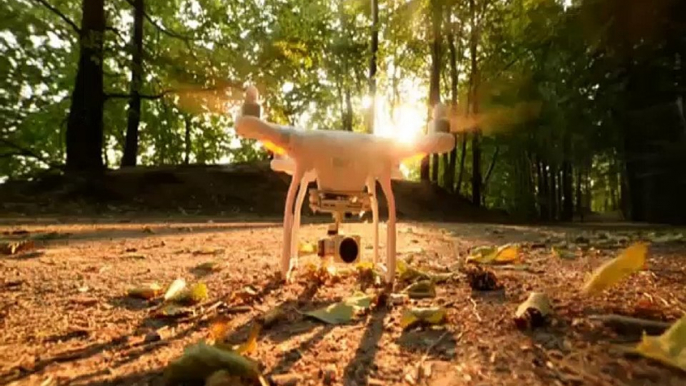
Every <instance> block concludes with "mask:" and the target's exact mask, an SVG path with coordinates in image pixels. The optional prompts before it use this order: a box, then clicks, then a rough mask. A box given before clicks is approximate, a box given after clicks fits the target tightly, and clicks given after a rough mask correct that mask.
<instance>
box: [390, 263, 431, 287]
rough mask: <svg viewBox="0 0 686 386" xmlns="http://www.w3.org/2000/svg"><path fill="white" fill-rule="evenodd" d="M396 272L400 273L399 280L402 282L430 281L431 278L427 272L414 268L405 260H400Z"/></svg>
mask: <svg viewBox="0 0 686 386" xmlns="http://www.w3.org/2000/svg"><path fill="white" fill-rule="evenodd" d="M396 271H397V272H398V280H400V281H401V282H412V281H415V280H424V279H430V278H431V277H430V276H429V274H427V273H426V272H423V271H421V270H419V269H417V268H414V267H412V266H411V265H410V264H409V263H408V262H406V261H404V260H398V261H397V266H396Z"/></svg>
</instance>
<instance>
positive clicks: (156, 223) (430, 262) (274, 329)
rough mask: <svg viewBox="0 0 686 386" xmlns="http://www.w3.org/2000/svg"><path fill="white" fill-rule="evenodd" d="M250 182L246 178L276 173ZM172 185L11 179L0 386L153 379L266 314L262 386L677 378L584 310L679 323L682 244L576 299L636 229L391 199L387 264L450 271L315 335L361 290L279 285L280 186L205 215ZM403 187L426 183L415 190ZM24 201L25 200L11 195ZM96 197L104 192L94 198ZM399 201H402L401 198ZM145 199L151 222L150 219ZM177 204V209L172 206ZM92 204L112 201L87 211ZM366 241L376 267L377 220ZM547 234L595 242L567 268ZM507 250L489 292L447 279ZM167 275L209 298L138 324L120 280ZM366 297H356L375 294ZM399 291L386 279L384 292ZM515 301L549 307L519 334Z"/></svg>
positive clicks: (309, 234) (303, 277) (342, 279)
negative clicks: (543, 300) (205, 343)
mask: <svg viewBox="0 0 686 386" xmlns="http://www.w3.org/2000/svg"><path fill="white" fill-rule="evenodd" d="M251 173H252V172H251ZM255 173H258V172H255ZM179 174H183V175H184V176H186V177H184V178H190V176H191V175H192V174H193V173H190V172H189V173H185V174H184V173H179V172H174V173H172V175H176V176H178V175H179ZM248 174H250V173H248ZM258 174H259V173H258ZM126 178H127V179H128V180H132V179H133V177H126ZM260 178H261V179H257V177H255V178H254V179H253V180H252V184H253V185H255V184H257V183H258V182H256V181H258V180H259V181H262V182H260V184H263V182H264V181H265V179H267V178H268V179H279V178H280V177H278V176H277V177H273V176H272V177H264V176H263V177H260ZM137 179H138V180H144V178H139V177H137ZM270 181H271V180H270ZM274 181H276V180H274ZM285 181H287V180H285ZM285 181H282V182H281V184H282V185H279V184H278V183H276V182H274V186H283V185H284V184H286V182H285ZM42 183H43V184H46V182H45V181H43V182H42ZM147 184H152V185H154V184H153V183H150V182H148V183H147ZM157 184H162V183H160V182H159V181H158V182H157ZM175 184H176V185H175V186H177V188H178V189H179V190H181V189H186V193H185V196H184V195H182V194H179V193H176V194H175V195H173V194H172V193H171V192H170V191H168V189H171V187H170V186H167V187H166V188H165V189H163V188H162V187H158V189H157V190H154V189H153V188H152V187H150V186H149V187H147V188H145V189H148V190H147V191H148V193H144V192H145V191H146V190H145V189H142V188H140V186H144V185H146V183H144V182H140V183H139V184H138V185H136V184H134V185H130V186H129V187H128V188H124V187H121V186H119V190H118V191H119V192H122V191H123V192H124V193H116V194H114V193H112V192H113V191H114V192H116V191H117V189H115V188H109V187H108V188H107V189H105V188H101V191H100V193H98V194H99V195H100V199H101V202H99V203H98V204H99V205H100V206H98V205H94V204H93V203H92V202H84V198H83V197H84V196H87V195H84V194H81V195H80V196H79V195H78V194H76V193H75V190H74V186H76V185H72V186H71V187H68V188H67V187H65V186H66V185H64V184H63V183H60V184H58V183H54V186H52V187H50V188H49V189H48V187H47V186H45V185H43V191H44V192H48V191H49V192H50V193H40V190H41V189H38V188H37V187H36V185H35V184H34V185H30V184H24V185H22V186H21V189H18V188H17V185H15V186H14V187H13V188H12V189H14V193H12V192H9V189H6V190H5V192H4V193H2V192H0V195H2V194H4V196H3V197H4V198H7V197H10V196H12V197H13V201H3V203H4V204H8V203H9V204H10V205H9V206H7V205H5V212H4V216H3V219H2V220H0V233H1V235H0V238H2V239H3V240H4V241H9V242H16V241H20V240H32V244H31V243H29V244H25V246H26V249H25V250H20V251H17V252H16V253H15V254H5V255H3V254H0V277H1V279H0V323H1V325H2V329H0V384H8V385H44V386H47V385H61V384H65V385H66V384H70V385H115V384H116V385H160V384H163V376H162V374H163V372H164V370H165V368H166V366H167V365H168V364H169V363H170V362H171V361H173V360H174V359H176V358H178V357H179V356H180V355H182V353H183V351H184V348H185V347H186V346H189V345H192V344H194V343H196V342H198V341H200V340H206V339H209V338H211V336H212V331H213V330H214V329H215V327H216V325H217V323H224V324H225V328H226V329H227V332H228V336H227V337H226V341H227V342H229V343H242V342H244V341H245V340H246V339H247V337H248V334H249V331H250V328H251V326H252V324H253V322H254V321H255V320H256V318H257V317H259V316H260V315H262V314H263V313H264V312H267V311H269V310H272V309H274V307H280V308H281V309H282V310H284V311H285V315H286V318H285V319H284V320H280V321H278V322H277V323H275V324H274V325H272V326H270V327H269V328H265V329H264V331H262V333H261V334H260V335H259V338H258V342H257V349H256V351H254V352H253V353H251V354H249V356H250V357H251V358H254V359H255V360H257V361H259V362H260V363H261V365H262V366H263V370H264V373H265V374H266V375H267V376H268V377H271V378H273V379H274V381H275V382H276V381H278V382H279V384H288V382H291V384H299V385H322V384H330V385H346V386H353V385H357V386H362V385H408V384H421V385H435V386H442V385H483V386H486V385H505V386H510V385H512V386H514V385H535V386H538V385H540V386H548V385H621V386H624V385H627V386H639V385H641V386H644V385H655V386H658V385H659V386H670V385H674V386H677V385H684V384H686V373H684V372H682V371H679V370H673V369H671V368H669V367H666V366H665V365H663V364H660V363H656V362H654V361H652V360H648V359H644V358H640V357H636V356H635V355H629V354H628V353H627V348H631V347H634V346H635V345H636V343H637V342H638V341H639V340H640V339H641V336H640V332H638V333H635V332H634V333H627V332H626V331H617V330H615V329H611V328H609V327H607V326H604V325H601V324H599V323H597V322H595V321H594V320H593V319H592V318H591V315H594V314H620V315H626V316H635V317H640V318H644V319H646V318H647V319H652V320H660V321H664V322H669V323H671V322H674V321H675V320H677V319H678V318H680V317H682V316H683V315H684V313H685V311H686V291H684V288H683V285H684V282H686V268H685V266H684V262H685V261H686V260H685V256H686V244H684V243H682V242H678V241H674V242H667V243H655V244H653V245H651V246H650V249H649V258H648V264H647V267H646V268H645V269H643V270H641V271H640V272H638V273H635V274H633V275H631V276H630V277H629V278H628V279H626V280H624V281H622V282H621V283H619V284H617V285H616V286H614V287H612V288H611V289H609V290H607V291H605V292H603V294H601V295H597V296H588V295H583V294H582V293H581V292H580V288H581V287H582V286H583V283H584V281H585V280H586V278H587V275H588V274H589V273H590V272H591V271H592V270H593V269H594V268H597V267H598V266H599V265H601V264H602V263H603V262H604V261H606V260H607V259H608V258H611V257H614V256H616V255H617V253H618V252H619V250H620V248H621V247H623V246H625V245H626V243H625V242H624V241H623V240H620V239H619V238H618V237H619V236H616V235H624V234H635V233H637V232H643V234H645V230H644V229H643V227H641V226H636V225H631V224H624V225H622V226H621V228H620V227H618V226H616V225H612V224H603V225H595V226H593V227H591V226H590V225H574V226H561V225H560V226H525V225H513V224H509V225H508V224H497V223H491V224H485V223H473V222H472V223H470V222H466V221H460V222H458V221H455V220H453V219H451V221H449V222H448V221H437V220H435V219H434V220H432V221H428V220H427V219H422V220H421V221H420V220H417V219H412V218H411V217H412V216H411V214H412V213H411V212H412V210H416V211H418V212H417V213H419V214H425V212H422V211H421V207H420V206H419V205H418V204H415V206H412V205H409V204H408V205H407V206H406V207H402V208H406V209H405V210H407V213H406V214H405V218H404V219H403V221H401V223H400V224H399V226H398V257H399V258H400V259H404V260H411V264H412V266H414V267H419V268H421V269H423V270H426V271H431V272H448V271H451V272H457V273H456V274H455V275H454V276H453V277H452V278H451V279H450V280H448V281H447V282H445V283H440V284H438V285H437V293H436V296H435V297H433V298H427V299H420V300H411V301H410V304H398V305H393V304H391V303H390V302H389V304H386V305H384V304H380V305H378V306H374V307H372V309H371V310H369V311H367V312H365V313H363V314H361V315H359V316H358V317H356V318H354V319H353V320H351V321H350V322H349V323H344V324H340V325H329V324H325V323H323V322H321V321H318V320H313V319H312V318H309V317H306V316H305V315H303V314H302V313H303V312H306V311H309V310H314V309H317V308H320V307H322V306H325V305H328V304H331V303H333V302H336V301H340V300H341V299H344V298H346V297H348V296H350V295H352V294H353V293H354V291H356V290H359V289H360V288H361V287H360V285H361V282H360V277H359V275H357V274H356V273H353V274H347V275H346V274H343V273H342V272H344V269H345V268H346V267H339V268H341V269H340V270H339V272H340V273H339V275H338V276H336V277H329V278H328V280H325V281H324V282H319V281H317V280H315V279H314V277H313V275H312V274H310V273H308V271H307V269H306V267H308V264H310V263H314V264H316V263H317V262H318V260H317V259H318V258H317V257H316V256H314V255H309V256H302V257H301V258H300V259H299V269H298V270H296V271H295V275H294V281H293V282H292V283H287V284H284V283H281V282H280V281H279V280H278V278H277V276H276V275H275V274H276V272H277V270H278V266H279V256H280V250H281V249H280V245H281V239H282V228H281V218H280V216H279V215H280V213H279V212H281V211H282V209H279V206H280V205H282V204H283V198H282V196H281V198H280V201H279V200H276V199H277V198H278V197H279V195H280V194H282V193H283V189H282V188H279V189H282V190H280V191H278V192H277V193H273V192H272V191H264V190H257V188H255V189H256V190H254V191H253V192H252V195H253V197H252V198H250V200H252V201H248V199H247V198H245V196H243V198H241V199H242V200H243V201H240V200H238V199H236V203H235V205H236V208H239V210H237V211H233V212H231V211H226V212H225V213H224V214H218V213H219V210H218V208H226V207H227V206H228V205H229V204H228V203H229V201H228V199H226V201H223V202H220V203H218V204H216V205H215V206H212V205H211V204H210V203H211V202H212V199H209V198H207V197H217V194H214V195H212V194H210V193H208V192H210V189H209V188H206V187H200V188H198V187H195V188H189V187H188V184H178V183H175ZM227 184H228V183H227ZM246 185H250V184H246ZM114 186H117V185H116V184H114ZM136 186H138V187H139V188H136ZM263 186H269V185H263ZM81 188H83V185H81ZM261 189H264V188H261ZM273 189H274V190H276V188H273ZM407 189H410V190H411V189H424V191H426V188H425V187H424V188H417V186H416V185H414V186H410V187H409V188H407ZM400 190H402V187H401V188H400ZM28 191H33V192H34V194H33V196H27V192H28ZM58 191H61V192H62V194H63V195H61V196H60V195H59V194H58V193H55V192H58ZM132 191H135V192H137V193H136V194H131V192H132ZM198 191H203V192H205V193H203V194H197V192H198ZM215 191H221V192H223V191H224V190H220V189H217V190H215ZM16 192H20V193H16ZM189 192H190V193H189ZM82 193H83V192H82ZM258 193H259V194H258ZM156 194H157V196H155V195H156ZM193 194H196V195H197V196H202V197H205V198H204V199H203V200H202V204H203V205H207V208H212V210H214V211H215V213H214V214H211V213H203V211H202V210H198V213H199V214H201V215H202V216H201V215H199V214H193V213H188V212H189V209H188V207H189V204H188V202H189V201H188V197H189V196H190V195H193ZM222 194H224V193H222ZM431 194H443V193H440V192H439V193H431ZM105 195H110V198H109V199H105V198H102V197H103V196H105ZM399 195H402V194H399ZM411 196H412V194H410V195H409V197H408V196H403V198H402V199H403V200H408V201H411V200H412V197H411ZM26 197H30V199H27V198H26ZM67 197H77V198H74V199H73V200H72V201H69V200H67ZM131 197H135V198H136V199H137V200H138V204H137V205H139V206H138V207H140V206H145V203H149V202H157V203H158V207H156V208H155V210H156V211H157V212H156V213H155V214H153V213H144V212H143V213H142V212H140V211H139V210H138V209H136V208H137V206H135V205H134V204H131V202H134V201H135V200H133V199H132V198H131ZM155 197H157V201H155ZM163 197H164V198H163ZM180 197H181V198H180ZM225 197H228V196H226V195H225ZM270 197H271V198H270ZM426 197H428V198H426ZM22 199H23V201H22ZM422 199H428V200H436V198H435V197H434V198H433V199H431V197H430V195H426V196H425V197H424V198H421V197H418V198H417V201H416V202H421V200H422ZM444 199H445V200H448V198H445V197H444ZM60 200H61V201H60ZM270 200H275V201H274V202H271V201H270ZM260 202H261V203H266V204H264V205H263V206H260V205H257V204H255V205H254V206H252V208H253V212H250V211H249V210H248V209H247V208H250V206H249V205H250V204H251V203H260ZM445 202H446V201H443V205H444V206H445V205H446V204H445ZM455 202H458V201H456V200H453V201H452V203H453V204H454V203H455ZM38 203H43V204H41V205H39V204H38ZM60 203H62V205H61V206H62V207H61V208H60ZM141 203H143V204H141ZM162 203H165V205H166V210H167V211H166V212H162V211H161V209H162V208H163V207H164V205H162ZM176 203H182V204H183V205H184V206H186V208H183V207H182V210H179V209H178V208H177V207H176V206H175V205H176ZM410 204H411V202H410ZM70 205H71V206H70ZM107 205H110V206H111V207H112V208H110V209H109V210H103V207H106V206H107ZM270 205H273V206H274V208H273V209H269V208H268V207H269V206H270ZM433 205H434V206H432V207H438V204H433ZM454 205H455V206H457V207H459V206H460V205H458V204H454ZM201 206H202V205H201ZM462 206H463V209H464V205H462ZM10 207H11V208H10ZM36 207H38V209H37V208H36ZM413 207H414V208H416V209H412V208H413ZM94 208H95V209H94ZM255 208H258V209H255ZM10 210H11V211H14V212H15V213H14V214H13V213H10ZM76 210H80V211H81V212H82V213H81V214H80V215H78V213H76ZM212 210H210V209H206V211H207V212H212ZM277 210H278V212H277V213H275V214H274V213H272V212H275V211H277ZM450 211H451V210H447V209H446V210H445V212H450ZM70 212H71V213H70ZM93 212H97V213H98V215H97V216H96V215H94V214H93ZM246 212H247V213H246ZM456 212H457V210H456ZM463 212H464V211H463ZM417 213H415V214H417ZM474 213H477V212H476V211H473V212H472V214H474ZM481 213H483V212H481ZM463 215H464V214H463ZM456 216H457V215H456ZM475 216H476V215H475ZM483 216H484V217H488V216H489V215H488V214H484V215H483ZM326 220H327V219H322V218H321V217H312V216H306V217H305V218H304V223H305V225H304V226H303V228H302V231H301V239H302V240H304V241H307V242H316V241H317V240H318V239H319V238H321V237H323V236H324V235H325V234H326V224H325V223H324V222H325V221H326ZM342 230H343V231H345V232H346V233H354V234H359V235H361V236H362V243H363V244H364V245H365V249H364V260H369V259H371V254H372V251H371V250H370V249H369V248H368V246H369V244H370V242H371V237H370V235H371V225H370V224H369V223H368V222H367V223H366V222H364V220H357V219H350V220H349V222H348V223H345V224H344V225H343V227H342ZM589 235H590V236H589ZM607 235H610V236H609V240H610V241H612V240H615V239H617V241H616V242H611V243H608V242H603V243H600V241H599V240H601V239H602V240H605V241H607V240H608V236H607ZM589 237H590V238H591V239H590V240H589ZM584 239H585V240H586V241H584ZM380 240H381V248H380V256H381V257H382V258H383V257H384V256H385V240H386V231H385V226H383V225H382V227H381V234H380ZM561 240H569V242H573V243H586V244H590V245H591V246H594V245H595V244H594V243H596V242H597V243H598V245H597V246H596V248H592V249H586V250H585V251H584V252H583V253H578V254H577V255H576V256H574V257H572V258H561V257H559V256H558V257H556V256H553V255H552V254H551V246H552V245H553V244H556V245H559V243H560V241H561ZM506 243H519V245H520V249H519V254H520V257H521V258H522V262H521V263H518V264H516V265H506V266H492V267H490V268H489V269H491V270H492V272H493V273H494V274H495V277H496V278H497V281H498V283H499V284H500V285H501V287H500V288H499V289H495V290H492V291H476V290H473V289H472V288H471V287H470V283H469V281H468V280H467V278H466V277H465V275H462V274H459V271H456V270H455V266H456V263H459V262H463V261H464V257H465V256H466V255H467V254H468V253H469V251H470V250H472V249H473V248H474V247H477V246H482V245H503V244H506ZM601 244H602V245H601ZM15 245H17V244H15ZM210 261H214V262H219V263H220V264H221V266H220V268H221V269H218V270H215V271H211V272H208V271H201V270H199V269H198V266H199V265H201V264H203V263H207V262H210ZM177 278H183V279H185V280H186V281H187V282H188V283H197V282H203V283H205V284H206V285H207V287H208V289H209V298H208V299H207V300H204V301H203V302H202V303H201V304H199V305H196V306H194V307H193V311H194V314H193V315H190V316H185V317H178V318H158V317H155V316H154V315H153V310H154V309H155V308H156V306H157V302H156V301H146V300H139V299H134V298H131V297H129V296H127V291H128V290H129V289H131V288H132V287H136V286H141V285H144V284H146V283H150V282H156V283H159V284H160V285H162V286H163V287H165V288H166V286H168V285H169V284H170V283H171V282H172V281H174V280H175V279H177ZM247 287H249V288H250V289H251V291H252V292H251V294H252V295H251V296H250V297H248V298H245V299H243V302H242V303H240V302H239V303H240V304H239V303H237V301H236V299H237V297H236V296H235V294H237V293H240V292H241V291H245V289H246V288H247ZM380 287H381V286H376V287H375V286H372V287H370V288H369V289H368V291H371V292H375V291H377V292H376V293H378V291H380V290H381V289H380ZM403 288H404V284H403V283H400V282H397V281H396V286H395V288H394V289H393V290H394V292H401V291H402V290H403ZM532 291H536V292H543V293H545V294H546V295H547V296H548V297H549V299H550V301H551V304H552V309H553V314H552V317H551V318H550V319H549V320H548V321H547V323H545V325H543V326H540V327H536V328H532V329H524V330H522V329H520V328H518V326H517V325H516V324H515V322H514V320H513V315H514V313H515V311H516V309H517V306H518V305H519V304H520V303H522V302H523V301H524V300H526V299H527V297H528V296H529V294H530V293H531V292H532ZM411 306H422V307H425V306H443V307H445V309H446V310H447V320H446V322H445V323H441V324H439V325H436V326H429V327H427V326H424V327H421V326H420V327H413V328H409V329H403V328H401V326H400V319H401V315H402V313H403V311H404V310H405V309H407V308H408V307H411Z"/></svg>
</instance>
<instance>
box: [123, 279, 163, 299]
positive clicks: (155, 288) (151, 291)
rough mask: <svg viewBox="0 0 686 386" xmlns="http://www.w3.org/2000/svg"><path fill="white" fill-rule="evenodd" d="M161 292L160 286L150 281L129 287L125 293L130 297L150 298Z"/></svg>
mask: <svg viewBox="0 0 686 386" xmlns="http://www.w3.org/2000/svg"><path fill="white" fill-rule="evenodd" d="M161 294H162V287H161V286H160V285H159V284H157V283H151V284H148V285H143V286H140V287H135V288H131V289H129V290H128V291H127V295H128V296H130V297H132V298H139V299H145V300H150V299H154V298H156V297H158V296H160V295H161Z"/></svg>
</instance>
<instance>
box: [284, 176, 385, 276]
mask: <svg viewBox="0 0 686 386" xmlns="http://www.w3.org/2000/svg"><path fill="white" fill-rule="evenodd" d="M315 179H316V175H315V174H314V173H313V172H308V173H305V172H302V171H300V170H297V169H296V170H295V171H294V173H293V177H292V180H291V183H290V186H289V188H288V194H287V196H286V207H285V210H284V222H283V231H284V233H283V248H282V254H281V275H282V277H283V278H284V279H285V280H286V281H287V282H288V281H290V279H291V272H292V269H293V268H295V267H296V266H297V261H298V231H299V229H300V220H301V212H302V206H303V204H304V201H305V195H306V194H307V186H308V185H309V184H310V183H311V182H313V181H314V180H315ZM379 183H380V185H381V190H382V191H383V193H384V196H385V197H386V201H387V203H388V226H387V242H386V282H387V283H392V281H393V278H394V276H395V268H396V261H395V260H396V256H395V252H396V235H395V233H396V226H395V224H396V214H395V212H396V208H395V197H394V196H393V190H392V189H391V178H390V174H389V175H388V176H387V177H386V178H382V179H379ZM366 188H367V192H366V193H364V192H354V193H351V192H343V193H341V192H322V191H318V190H312V191H310V207H311V208H312V209H313V210H314V211H322V212H329V213H333V215H334V219H335V220H336V224H335V227H334V228H335V233H338V224H339V223H340V220H341V219H342V218H343V214H344V213H346V212H348V213H363V212H365V211H367V210H369V209H371V210H372V219H373V227H374V235H373V242H374V244H373V246H374V250H373V256H374V257H373V262H374V265H376V264H378V260H379V205H378V198H377V195H376V180H375V179H372V178H370V179H369V180H368V181H367V183H366ZM296 191H297V197H296ZM293 204H295V208H294V205H293ZM336 216H338V217H336ZM332 231H333V228H332ZM292 263H293V264H292ZM291 264H292V265H291Z"/></svg>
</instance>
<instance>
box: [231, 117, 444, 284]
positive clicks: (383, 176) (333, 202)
mask: <svg viewBox="0 0 686 386" xmlns="http://www.w3.org/2000/svg"><path fill="white" fill-rule="evenodd" d="M235 129H236V133H237V134H238V135H240V136H242V137H245V138H249V139H255V140H257V141H260V142H261V143H262V144H263V145H264V146H265V147H266V148H267V149H269V150H272V151H273V152H274V153H275V155H280V156H275V157H274V159H273V160H272V161H271V168H272V170H274V171H278V172H284V173H287V174H289V175H291V176H292V179H291V183H290V186H289V188H288V194H287V196H286V207H285V210H284V219H283V249H282V251H281V275H282V278H283V279H284V280H286V281H287V282H288V281H290V277H291V272H292V268H293V267H294V266H295V265H297V256H298V250H297V249H298V248H297V246H298V230H299V228H300V215H301V211H302V205H303V202H304V200H305V194H306V193H307V192H306V190H307V187H308V185H309V183H310V182H312V181H315V180H316V182H317V189H312V190H310V192H309V193H310V194H309V198H310V208H311V209H312V210H313V211H314V212H325V213H331V214H332V215H333V218H334V220H335V222H334V224H333V225H331V226H330V227H329V230H328V232H327V233H328V237H327V238H325V239H322V240H320V241H319V243H318V246H317V254H318V255H319V256H320V257H322V258H323V257H327V256H333V257H334V259H335V260H336V261H338V262H344V263H348V264H350V263H353V262H355V261H357V260H358V259H359V257H360V255H361V253H360V250H361V249H360V241H359V240H360V238H359V236H352V237H344V236H340V235H339V234H338V226H339V224H340V222H341V221H342V219H343V217H344V216H345V214H347V213H350V214H363V213H364V212H366V211H369V210H370V209H371V211H372V216H373V223H374V224H373V225H374V260H373V261H374V264H375V265H376V264H377V263H378V255H379V205H378V199H377V195H376V181H377V180H378V181H379V184H380V185H381V189H382V191H383V193H384V196H385V197H386V201H387V203H388V228H387V242H386V276H385V279H386V283H389V284H390V283H392V282H393V278H394V276H395V269H396V227H395V225H396V213H395V212H396V206H395V198H394V196H393V190H392V188H391V179H396V178H398V175H397V174H398V172H399V170H398V165H399V164H400V162H402V161H403V160H407V159H410V158H413V157H421V156H424V155H428V154H434V153H447V152H449V151H451V150H452V148H453V147H454V146H455V139H454V136H453V135H452V134H449V133H444V132H441V133H436V132H434V133H429V134H426V135H423V136H421V137H420V138H419V139H418V140H417V141H416V142H415V143H412V144H403V143H398V142H396V141H394V140H393V139H390V138H383V137H379V136H376V135H372V134H365V133H355V132H349V131H329V130H309V131H306V130H298V129H296V128H294V127H289V126H280V125H276V124H272V123H268V122H265V121H263V120H261V119H259V118H256V117H254V116H242V117H239V118H238V119H237V120H236V125H235ZM400 177H401V178H402V176H400ZM365 188H366V192H365ZM296 192H297V198H296ZM293 204H295V208H294V207H293ZM294 209H295V210H294ZM292 260H295V261H294V262H295V264H293V266H292V265H291V262H292Z"/></svg>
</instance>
